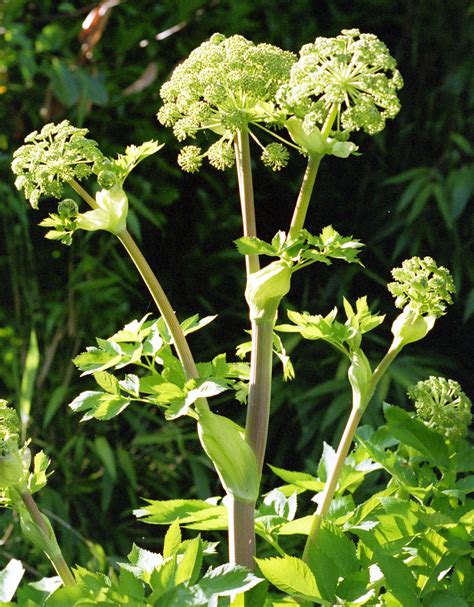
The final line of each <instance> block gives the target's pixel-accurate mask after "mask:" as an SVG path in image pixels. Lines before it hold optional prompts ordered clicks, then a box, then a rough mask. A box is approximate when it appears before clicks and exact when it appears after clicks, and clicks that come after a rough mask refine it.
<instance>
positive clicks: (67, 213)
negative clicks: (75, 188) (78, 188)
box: [58, 198, 79, 219]
mask: <svg viewBox="0 0 474 607" xmlns="http://www.w3.org/2000/svg"><path fill="white" fill-rule="evenodd" d="M78 213H79V207H78V206H77V203H76V202H75V201H74V200H73V199H72V198H65V199H64V200H61V202H60V203H59V204H58V215H59V216H60V217H61V218H63V219H73V218H74V217H76V215H77V214H78Z"/></svg>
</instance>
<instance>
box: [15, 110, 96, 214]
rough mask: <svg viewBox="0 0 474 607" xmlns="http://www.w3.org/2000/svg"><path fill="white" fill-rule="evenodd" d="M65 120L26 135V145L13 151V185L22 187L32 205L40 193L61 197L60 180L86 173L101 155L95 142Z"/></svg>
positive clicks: (92, 167)
mask: <svg viewBox="0 0 474 607" xmlns="http://www.w3.org/2000/svg"><path fill="white" fill-rule="evenodd" d="M87 133H88V130H87V129H78V128H76V127H74V126H72V125H71V124H70V123H69V122H68V121H67V120H64V121H63V122H61V123H60V124H47V125H45V126H44V127H43V128H42V129H41V131H40V132H37V131H34V132H33V133H31V134H30V135H28V137H26V138H25V145H23V146H21V147H20V148H19V149H18V150H16V152H15V153H14V154H13V162H12V170H13V173H15V175H17V178H16V181H15V185H16V187H17V188H18V189H19V190H23V191H24V194H25V197H26V198H27V199H28V200H29V202H30V204H31V206H32V207H33V208H37V207H38V201H39V198H40V196H41V195H46V196H52V197H53V198H58V199H59V198H61V196H62V191H63V183H65V182H68V181H71V180H72V179H75V180H78V181H80V180H81V179H84V178H85V177H88V176H89V175H90V174H91V173H92V172H93V169H94V165H95V163H97V162H101V161H102V160H103V158H104V156H103V154H102V152H101V151H100V150H99V149H98V147H97V142H95V141H93V140H92V139H88V138H87V137H86V135H87Z"/></svg>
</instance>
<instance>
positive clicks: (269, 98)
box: [158, 34, 296, 170]
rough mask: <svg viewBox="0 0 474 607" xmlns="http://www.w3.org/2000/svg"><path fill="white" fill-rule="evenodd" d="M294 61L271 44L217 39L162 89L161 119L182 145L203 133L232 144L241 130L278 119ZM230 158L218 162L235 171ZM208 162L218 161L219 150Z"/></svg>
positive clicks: (193, 55)
mask: <svg viewBox="0 0 474 607" xmlns="http://www.w3.org/2000/svg"><path fill="white" fill-rule="evenodd" d="M295 60H296V57H295V55H294V54H293V53H290V52H287V51H283V50H281V49H279V48H278V47H276V46H272V45H270V44H258V45H255V44H254V43H253V42H250V41H249V40H247V39H245V38H244V37H243V36H231V37H229V38H226V37H225V36H223V35H221V34H214V35H213V36H212V37H211V39H210V40H209V41H207V42H204V43H203V44H201V46H199V47H198V48H197V49H195V50H194V51H193V52H192V53H191V54H190V55H189V57H188V58H187V59H186V60H185V61H183V63H181V64H180V65H179V66H178V67H177V68H176V69H175V70H174V72H173V73H172V75H171V78H170V79H169V80H168V81H167V82H166V83H165V84H164V85H163V86H162V88H161V90H160V94H161V97H162V99H163V101H164V105H163V107H162V108H161V109H160V110H159V112H158V120H159V121H160V122H161V123H162V124H163V125H165V126H169V127H173V131H174V134H175V136H176V137H177V139H178V140H179V141H183V140H184V139H185V138H186V137H195V135H196V133H197V131H198V130H202V129H209V130H211V131H213V132H215V133H217V134H218V135H221V136H223V137H224V138H225V140H226V141H232V137H233V135H234V134H235V133H236V131H238V130H244V129H245V128H247V126H248V125H249V124H250V123H256V122H260V123H272V122H275V120H277V119H276V118H274V117H273V115H272V108H273V107H274V101H275V95H276V92H277V90H278V88H279V87H280V86H281V84H282V83H283V82H285V81H286V80H287V79H288V76H289V73H290V68H291V66H292V64H293V63H294V61H295ZM229 158H230V156H229V155H226V157H225V159H224V161H221V160H219V161H218V162H217V163H216V164H218V165H219V167H218V168H221V167H224V168H225V167H227V166H230V165H229ZM209 159H210V160H211V159H213V160H214V159H216V155H215V153H214V151H213V152H211V154H210V155H209ZM193 166H194V167H196V166H197V165H196V164H195V163H194V165H193ZM194 170H197V169H196V168H194Z"/></svg>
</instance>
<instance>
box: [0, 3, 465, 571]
mask: <svg viewBox="0 0 474 607" xmlns="http://www.w3.org/2000/svg"><path fill="white" fill-rule="evenodd" d="M93 8H94V3H88V4H85V3H81V2H73V3H71V2H49V1H47V0H46V1H44V2H25V1H23V0H13V1H9V0H3V1H2V0H0V18H1V19H2V20H3V24H2V23H1V22H0V35H1V42H2V46H1V47H0V91H1V93H2V94H1V95H0V171H1V181H0V193H1V205H0V221H1V230H2V231H1V248H0V277H1V281H2V289H1V291H2V295H1V300H0V301H1V306H0V396H1V397H2V398H7V399H9V400H10V401H11V402H13V403H18V400H19V395H20V386H21V378H22V371H23V365H24V360H25V356H26V352H27V348H28V342H29V337H30V333H31V330H32V329H33V328H34V329H35V330H36V333H37V335H38V340H39V348H40V352H41V361H40V366H39V370H38V374H37V377H36V381H35V386H34V394H33V401H32V411H31V415H32V423H31V426H30V434H31V437H32V439H33V447H34V448H43V449H44V450H45V451H46V452H47V453H48V454H49V455H50V457H51V458H52V460H53V467H54V469H55V470H56V472H55V474H54V476H52V477H51V481H50V485H49V487H48V489H47V490H46V491H44V492H43V494H42V496H41V499H40V502H41V505H42V506H43V508H44V509H45V510H48V511H49V512H52V513H53V515H54V517H55V520H56V527H57V529H58V531H59V534H60V537H61V540H62V544H63V546H64V548H65V553H66V555H67V557H68V558H69V559H70V560H71V561H72V562H81V563H82V564H86V563H87V562H88V561H89V563H92V564H95V565H96V566H97V565H98V566H99V567H100V568H103V569H105V568H106V566H107V563H106V561H105V560H104V555H103V553H102V550H101V549H100V547H99V546H97V544H100V545H102V546H104V548H105V551H106V552H107V554H109V555H110V556H114V555H116V554H120V553H125V552H127V551H128V550H129V549H130V546H131V542H132V541H137V542H139V543H140V544H141V545H147V546H153V545H154V544H155V543H157V542H158V543H159V542H160V537H159V536H160V533H154V534H153V535H151V534H150V527H147V528H146V529H145V531H144V529H143V525H141V524H137V523H136V522H135V521H134V519H133V516H131V513H130V510H131V509H132V508H133V507H136V506H137V505H138V503H139V497H147V496H148V497H153V498H161V499H166V498H171V497H178V496H182V497H193V496H194V497H208V496H209V495H210V494H216V493H217V492H219V487H218V485H217V484H216V482H215V479H214V475H213V474H211V473H209V469H208V463H207V461H206V459H205V458H204V457H203V456H202V454H201V451H200V449H199V446H198V445H197V443H196V441H195V437H194V432H193V427H192V425H188V424H187V423H186V422H184V423H178V424H176V423H173V424H165V423H164V422H162V420H161V418H160V416H159V415H158V414H157V412H155V411H137V410H135V411H133V412H126V413H125V414H124V415H123V416H122V417H121V418H118V419H117V420H114V421H113V422H112V423H107V424H105V423H104V424H103V425H101V424H99V423H97V422H94V423H92V422H89V423H88V424H86V425H79V419H78V418H77V417H76V416H73V415H72V414H71V413H70V412H69V411H68V410H67V409H66V406H65V405H66V403H67V402H69V401H70V400H71V399H72V398H73V397H74V396H75V395H77V394H78V393H79V392H80V391H81V390H84V389H87V388H88V387H89V386H90V383H89V380H88V379H80V378H79V374H78V372H77V371H76V370H75V369H74V368H73V366H72V365H71V363H70V359H71V358H72V357H73V356H74V355H75V354H77V353H78V352H79V351H81V350H83V349H84V348H85V347H86V346H87V345H92V344H93V342H94V338H95V336H101V337H107V336H109V335H111V334H112V333H113V332H115V331H116V330H117V329H118V328H119V327H121V326H122V325H123V324H125V323H126V322H128V321H130V320H131V319H133V318H136V317H141V316H143V314H145V313H146V312H149V311H150V312H154V310H153V305H152V302H151V300H150V297H149V296H148V293H147V292H146V290H145V288H144V287H143V285H142V284H141V283H140V281H139V280H138V279H137V277H136V276H135V275H134V272H133V269H132V267H131V263H130V262H129V260H128V259H126V258H125V257H124V256H123V254H122V251H121V250H120V249H119V246H118V244H117V243H116V242H115V241H114V239H112V237H109V236H108V235H107V234H85V233H80V234H78V235H77V236H76V238H75V242H74V243H73V245H72V246H71V247H70V248H66V247H63V246H61V245H59V244H57V243H54V242H50V241H46V240H44V238H43V233H42V229H41V228H38V227H37V226H36V224H37V223H39V221H40V220H41V219H42V218H43V217H44V216H45V215H46V214H47V212H48V211H53V210H54V206H53V205H52V203H51V202H50V201H46V200H45V201H44V203H43V204H42V205H41V210H40V211H39V212H33V211H31V210H30V209H28V206H27V203H26V202H25V201H24V200H23V199H22V197H21V196H20V195H19V194H18V193H17V192H16V190H15V189H14V187H13V179H12V176H11V174H10V171H9V165H10V162H11V154H12V152H13V151H14V150H15V149H16V148H17V147H18V146H19V145H21V143H22V141H23V138H24V136H25V135H26V134H27V133H29V132H30V131H31V130H33V129H39V128H41V126H42V124H44V123H45V122H49V121H59V120H61V119H63V118H68V119H70V120H71V122H73V123H74V124H76V125H77V126H86V127H87V128H89V129H90V132H91V136H92V137H93V138H95V139H97V140H98V141H99V142H100V145H101V148H102V149H103V151H104V152H106V153H108V154H110V155H113V154H115V153H116V152H117V151H120V150H121V149H123V147H124V146H126V145H127V144H130V143H141V142H142V141H144V140H146V139H151V138H157V139H159V140H160V141H163V142H166V144H167V145H166V147H165V148H164V150H163V151H162V152H160V154H159V156H158V157H156V158H152V159H150V160H147V161H146V162H145V163H143V165H141V166H140V168H139V169H138V170H137V171H135V174H134V175H132V176H131V178H130V180H129V182H128V190H129V192H130V202H131V206H132V215H131V220H130V222H129V223H130V229H131V231H132V232H133V233H134V235H135V236H136V237H137V239H138V240H139V241H141V243H142V245H143V249H144V252H145V254H146V256H147V257H148V259H149V261H150V263H151V265H152V267H153V268H155V269H156V272H157V274H158V276H159V278H160V281H161V282H162V284H163V285H164V287H165V288H166V290H167V292H168V294H169V297H170V299H171V301H172V302H173V305H174V307H175V309H176V311H177V313H178V316H179V317H180V318H185V317H187V316H190V315H191V314H193V313H195V312H199V314H201V315H206V314H214V313H219V318H218V319H217V320H216V321H215V323H213V325H211V326H210V327H209V328H208V329H206V330H204V331H203V332H201V333H198V334H196V335H195V336H192V342H191V345H192V347H193V349H194V351H195V353H196V358H197V359H198V360H209V359H210V358H211V357H212V356H214V355H215V354H217V353H219V352H222V351H227V352H228V353H229V355H230V356H232V355H233V352H234V350H235V346H236V345H237V344H238V343H240V342H241V341H244V340H245V339H246V334H245V333H244V330H245V329H246V328H247V322H246V305H245V302H244V299H243V297H242V293H243V288H244V276H243V265H242V258H241V257H240V256H239V255H238V254H237V252H236V251H235V249H234V247H233V245H232V241H233V240H234V239H235V238H238V237H239V235H240V230H241V228H240V218H239V203H238V197H237V191H236V180H235V176H234V174H233V172H232V171H228V172H226V173H225V174H220V173H218V172H217V171H215V170H214V169H212V168H206V169H205V170H203V171H201V173H200V174H198V175H185V174H182V173H181V172H180V170H179V169H178V168H177V166H176V163H175V158H176V154H177V149H178V148H177V145H176V142H175V141H174V139H173V137H172V134H171V133H170V132H169V131H166V130H164V129H163V128H162V127H160V125H159V124H158V123H157V121H156V118H155V114H156V112H157V110H158V108H159V107H160V98H159V87H160V85H161V84H162V83H163V82H164V81H165V80H166V78H167V76H168V75H169V74H170V72H171V70H172V69H173V67H174V66H175V65H177V64H178V63H179V61H181V60H182V59H183V58H185V57H186V55H187V54H188V53H189V52H190V51H191V50H192V49H193V48H195V47H196V46H198V45H199V44H200V43H201V42H202V41H203V40H205V39H206V38H208V37H209V36H210V35H211V34H212V33H213V32H215V31H220V32H222V33H224V34H226V35H231V34H234V33H241V34H243V35H245V36H246V37H248V38H250V39H252V40H254V41H255V42H270V43H274V44H277V45H279V46H281V47H283V48H285V49H289V50H293V51H295V52H296V51H298V49H299V48H300V46H301V45H302V44H304V43H306V42H309V41H311V40H313V39H314V38H315V37H316V36H318V35H321V36H332V35H336V34H337V33H338V32H339V31H340V30H341V29H342V28H351V27H358V28H359V29H360V30H361V31H365V32H372V33H375V34H377V35H378V36H379V37H380V38H381V39H382V40H384V42H386V44H387V45H388V47H389V48H390V50H391V52H392V54H393V55H394V56H395V57H396V58H397V60H398V63H399V68H400V71H401V72H402V74H403V76H404V78H405V88H404V89H403V90H402V91H401V100H402V111H401V113H400V115H399V116H398V117H397V119H396V120H395V121H393V122H392V123H390V124H389V125H388V126H387V128H386V130H385V131H384V132H383V133H382V134H381V135H379V136H377V137H374V138H369V137H367V136H365V135H362V134H361V135H360V136H358V137H357V138H356V139H357V143H358V144H359V145H360V149H361V151H362V152H363V155H361V156H359V157H354V158H351V159H350V160H347V161H341V160H339V159H335V158H329V159H325V160H324V162H323V163H322V168H321V170H320V176H319V177H318V184H317V191H316V192H315V195H314V200H313V204H312V207H311V210H310V216H309V220H308V229H310V230H311V231H313V232H318V231H319V230H320V229H321V228H322V227H323V226H324V225H326V224H328V223H332V224H333V225H334V227H335V228H336V229H337V230H338V231H339V232H341V233H342V234H352V235H354V236H355V237H357V238H360V239H361V240H362V242H364V243H366V245H367V248H366V250H364V252H363V261H364V264H365V268H364V269H359V268H353V267H340V266H339V267H336V266H333V267H331V268H315V267H313V268H311V269H310V270H309V271H307V272H306V273H302V275H301V276H299V274H298V275H297V276H296V277H295V281H294V283H295V284H294V289H293V290H292V292H291V297H290V298H289V300H288V302H287V304H288V306H289V307H291V308H293V309H307V310H309V311H311V312H313V313H327V312H328V311H329V310H330V309H331V308H332V307H333V306H335V305H338V306H339V307H341V303H342V302H341V299H342V295H343V294H345V295H346V297H348V298H349V299H352V300H353V299H355V298H357V297H359V296H362V295H364V294H368V295H369V300H370V301H372V302H373V303H374V304H376V305H377V308H378V309H379V310H380V311H381V312H383V313H386V314H387V316H388V319H389V322H387V323H386V325H387V326H386V327H385V329H384V330H382V333H381V334H380V333H379V335H380V338H377V339H374V340H373V341H372V342H371V344H370V346H369V347H368V350H369V351H370V352H371V354H372V360H373V362H374V363H375V362H376V361H377V359H378V358H379V357H380V355H381V353H382V352H383V350H384V348H386V346H387V344H388V340H389V335H390V334H389V326H390V322H391V320H392V319H393V317H394V316H395V311H394V309H393V307H392V303H391V298H390V296H389V295H388V293H387V291H386V289H385V286H384V285H385V284H386V282H387V281H388V280H390V274H389V270H390V268H391V267H393V266H394V265H397V264H399V263H400V262H401V261H402V260H403V259H404V258H406V257H409V256H412V255H420V256H425V255H431V256H432V257H434V258H435V259H436V260H437V262H438V263H439V264H442V265H446V266H447V267H449V268H450V269H452V271H453V274H454V276H455V280H456V285H457V296H456V302H455V305H454V306H453V307H452V308H451V310H450V312H449V314H448V316H447V317H446V318H443V319H442V320H441V321H439V322H438V323H437V326H436V329H435V331H434V332H433V334H432V335H430V336H429V338H427V339H426V340H425V341H424V342H423V343H422V344H417V345H415V346H414V347H412V348H410V349H409V350H408V349H407V354H406V355H403V356H402V357H401V358H400V360H398V361H397V363H396V364H395V365H394V366H393V369H392V370H391V372H390V375H389V376H388V377H387V378H386V379H384V382H383V385H382V386H380V389H379V392H378V394H377V397H376V399H375V400H376V402H374V403H373V404H372V406H371V409H370V411H369V412H368V413H367V422H371V423H378V422H379V421H380V419H381V415H380V404H381V402H382V400H383V399H388V400H389V401H390V402H394V403H397V404H403V403H404V393H405V391H406V387H407V385H409V384H411V383H413V382H415V381H417V380H419V379H423V378H425V377H426V376H427V375H428V374H430V373H433V372H436V373H439V374H445V375H447V376H449V377H452V378H453V379H456V380H458V381H460V382H461V384H462V385H463V386H464V389H465V391H466V392H467V393H468V394H470V396H471V398H472V397H473V394H474V383H473V379H472V376H473V367H472V354H473V349H472V329H473V316H474V280H473V278H474V276H473V274H474V269H473V268H474V266H473V263H472V262H473V254H472V251H473V239H474V238H473V226H474V221H473V213H472V193H473V191H474V149H473V147H472V145H471V144H470V143H469V138H470V136H472V133H473V128H472V127H473V124H472V116H473V113H472V110H473V105H474V69H473V68H474V66H473V57H472V44H473V42H474V33H473V19H474V5H473V4H472V2H468V1H461V0H452V1H451V2H443V1H442V0H434V1H433V0H430V1H428V0H420V1H418V2H412V1H409V0H399V1H384V0H363V1H361V2H357V3H353V2H347V1H342V0H333V1H324V2H317V3H316V2H311V1H310V0H292V1H291V2H289V1H281V0H279V1H275V0H263V1H261V2H258V3H256V2H250V1H249V0H239V1H238V2H237V1H236V2H231V1H229V0H220V1H219V0H211V1H207V2H204V1H200V0H182V1H179V2H171V1H163V2H156V1H147V0H143V1H138V2H134V1H125V0H124V1H122V2H121V3H117V6H115V7H114V8H113V9H112V11H111V13H110V19H109V21H108V23H107V24H106V27H105V30H104V32H103V35H102V37H101V39H100V40H99V41H98V42H97V44H96V46H95V47H94V49H93V55H92V58H90V59H87V60H85V59H84V58H83V57H82V56H81V44H80V42H79V39H78V36H79V32H80V30H81V24H82V23H83V21H84V19H85V17H86V15H87V14H88V12H89V10H91V9H93ZM176 25H179V27H178V28H177V29H178V31H176V32H175V33H170V32H168V33H169V35H167V36H165V35H164V34H163V32H166V31H167V30H168V29H169V28H173V27H174V26H176ZM151 64H153V65H154V66H155V68H154V69H156V79H155V80H154V81H153V82H152V83H151V84H150V85H149V86H147V87H146V88H144V89H143V90H142V91H141V92H137V93H132V94H126V93H127V88H128V87H130V85H132V83H134V82H135V81H136V80H137V79H138V78H140V77H141V76H142V75H143V73H144V71H145V69H147V67H149V66H150V65H151ZM254 169H255V174H254V180H255V184H256V201H257V221H258V226H259V232H260V236H261V237H262V238H264V239H268V238H271V237H272V235H273V234H274V233H275V232H276V231H277V230H278V229H286V228H287V226H288V224H289V220H290V216H291V212H292V206H293V203H294V198H295V196H296V193H297V191H298V188H299V183H300V180H301V176H302V173H303V171H304V159H303V158H297V157H294V158H293V159H292V160H291V162H290V166H289V167H288V169H287V170H286V171H284V172H282V173H281V174H277V175H274V174H271V173H269V172H268V171H267V170H266V169H264V168H263V167H262V165H261V164H260V163H259V162H255V167H254ZM415 169H417V170H415ZM400 174H402V177H401V178H399V179H396V178H395V176H397V175H400ZM282 316H283V315H282ZM288 347H289V348H290V349H292V348H296V347H297V350H296V351H295V367H296V372H297V379H296V381H295V382H293V383H287V384H283V382H281V381H280V379H278V378H277V379H276V380H275V382H274V405H273V407H274V409H273V411H274V413H273V417H272V422H271V430H270V442H269V451H268V461H269V462H271V463H273V464H275V465H277V466H284V467H287V468H302V467H306V468H307V469H308V470H310V471H314V470H315V466H316V463H317V460H318V457H319V454H320V452H321V447H322V441H323V440H326V441H327V442H332V443H334V442H335V440H336V439H337V437H338V434H339V432H340V430H341V425H342V423H343V422H344V419H345V412H346V411H347V407H348V391H347V387H346V385H345V381H344V378H345V367H344V366H342V363H340V361H339V360H338V358H337V356H336V355H333V353H331V352H328V351H327V349H326V348H325V347H324V345H319V344H317V343H314V342H313V343H307V344H296V343H292V342H291V341H290V342H289V343H288ZM277 376H278V373H277ZM219 410H220V411H221V412H225V413H226V414H229V415H231V416H232V417H234V418H235V419H237V418H238V417H239V416H241V415H242V410H241V408H239V409H238V410H236V405H235V404H233V403H228V402H226V401H225V400H222V402H221V403H220V404H219ZM272 483H273V480H272V478H270V477H268V478H266V479H265V487H266V488H270V487H272ZM10 525H13V527H10ZM69 525H71V526H72V527H73V528H74V530H75V531H71V530H70V529H69ZM10 528H11V529H12V530H13V531H12V534H11V535H10V536H8V533H9V530H10ZM152 531H153V529H152ZM4 534H5V535H4ZM78 534H80V535H78ZM144 534H146V535H144ZM2 535H3V538H4V540H5V541H4V542H3V544H0V565H1V564H2V562H6V561H7V560H8V559H9V558H10V557H11V555H15V556H17V557H20V558H21V557H24V556H26V555H27V552H28V551H29V548H27V547H25V546H24V545H23V544H22V543H21V540H20V536H19V532H18V529H17V524H16V521H15V519H14V517H12V515H11V514H10V513H4V512H2V513H1V514H0V537H1V536H2ZM86 540H87V541H86ZM89 541H92V542H94V543H95V544H96V545H95V546H91V545H90V543H88V542H89ZM27 558H29V559H30V562H32V564H34V566H35V568H36V567H37V568H38V569H39V570H40V571H42V572H45V571H47V565H45V564H44V563H43V562H42V560H41V559H40V558H39V557H38V558H36V556H35V555H32V554H31V553H30V554H29V555H28V556H27ZM34 573H35V572H34V571H33V572H32V574H33V575H34Z"/></svg>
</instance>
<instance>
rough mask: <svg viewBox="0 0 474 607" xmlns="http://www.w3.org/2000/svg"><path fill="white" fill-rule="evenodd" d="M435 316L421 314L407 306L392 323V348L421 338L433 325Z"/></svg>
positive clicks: (400, 346)
mask: <svg viewBox="0 0 474 607" xmlns="http://www.w3.org/2000/svg"><path fill="white" fill-rule="evenodd" d="M435 321H436V316H435V315H434V314H432V315H431V316H422V315H421V314H420V313H419V312H417V311H416V310H414V309H413V308H411V307H410V306H407V307H406V308H405V309H404V310H403V312H402V313H401V314H400V315H399V316H397V318H396V319H395V321H394V323H393V325H392V334H393V336H394V343H393V347H394V348H403V347H404V346H406V345H407V344H411V343H413V342H415V341H419V340H420V339H423V338H424V337H425V336H426V334H427V333H428V331H431V329H432V328H433V327H434V324H435Z"/></svg>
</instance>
